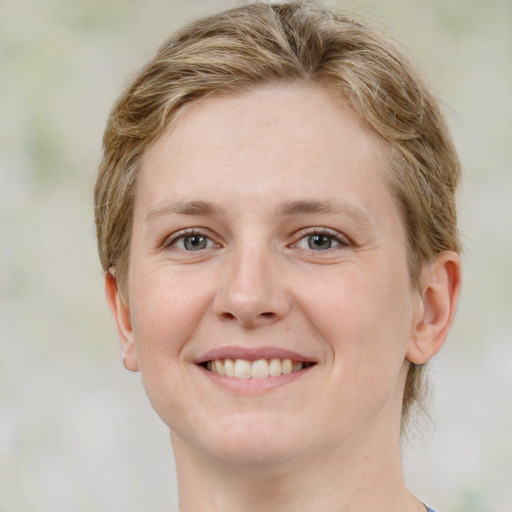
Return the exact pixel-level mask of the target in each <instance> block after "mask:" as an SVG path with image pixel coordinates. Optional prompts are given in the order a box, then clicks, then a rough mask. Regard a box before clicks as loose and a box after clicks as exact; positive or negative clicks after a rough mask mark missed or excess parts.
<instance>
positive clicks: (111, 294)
mask: <svg viewBox="0 0 512 512" xmlns="http://www.w3.org/2000/svg"><path fill="white" fill-rule="evenodd" d="M105 293H106V295H107V301H108V305H109V306H110V310H111V311H112V315H113V316H114V321H115V323H116V328H117V334H118V336H119V342H120V344H121V350H122V352H123V364H124V366H125V368H126V369H127V370H130V371H132V372H137V371H138V370H139V363H138V361H137V354H136V352H135V343H134V334H133V326H132V319H131V315H130V308H129V306H127V305H126V304H125V303H124V302H123V299H122V297H121V295H120V293H119V286H118V284H117V280H116V278H115V277H114V276H113V275H112V274H111V273H110V272H108V273H107V274H106V276H105Z"/></svg>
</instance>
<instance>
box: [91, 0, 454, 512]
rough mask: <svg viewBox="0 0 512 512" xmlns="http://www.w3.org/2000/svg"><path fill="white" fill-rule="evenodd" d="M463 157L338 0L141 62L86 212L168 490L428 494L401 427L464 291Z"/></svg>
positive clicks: (221, 32) (251, 16)
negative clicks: (420, 490)
mask: <svg viewBox="0 0 512 512" xmlns="http://www.w3.org/2000/svg"><path fill="white" fill-rule="evenodd" d="M459 174H460V166H459V162H458V159H457V156H456V153H455V150H454V148H453V144H452V141H451V138H450V135H449V132H448V130H447V128H446V124H445V121H444V119H443V117H442V114H441V113H440V110H439V107H438V104H437V101H436V100H435V98H434V96H433V95H432V93H431V92H430V91H429V88H428V86H427V85H426V84H425V82H424V80H423V78H422V77H421V76H420V75H419V74H418V72H417V71H416V70H415V69H414V67H413V66H412V64H411V63H410V62H409V60H408V58H407V57H406V56H405V54H404V53H403V51H402V50H401V49H400V48H399V47H398V45H397V44H396V43H394V42H393V41H392V40H391V39H390V38H389V37H388V36H387V35H385V34H384V33H383V32H381V31H379V30H377V29H375V28H372V27H369V26H366V25H365V24H364V22H359V21H355V20H353V19H351V18H350V17H348V16H344V15H338V14H334V13H331V12H330V11H328V10H325V9H322V8H320V7H316V6H313V5H310V4H306V3H301V2H298V3H289V4H265V3H258V2H257V3H253V4H249V5H245V6H243V7H239V8H236V9H232V10H230V11H226V12H223V13H220V14H218V15H216V16H212V17H209V18H204V19H201V20H198V21H196V22H194V23H192V24H191V25H189V26H187V27H185V28H184V29H183V30H181V31H180V32H178V33H177V34H176V35H175V36H173V37H172V38H171V39H170V40H169V41H167V42H166V43H164V44H163V45H162V47H161V48H160V49H159V51H158V52H157V54H156V55H155V57H154V58H153V59H152V60H151V61H150V62H149V63H148V64H147V65H146V66H145V67H144V68H143V69H142V70H141V72H140V73H139V75H138V76H137V77H136V78H135V80H134V81H133V83H132V84H131V85H130V86H129V87H128V88H127V90H126V91H125V92H124V93H123V95H122V96H121V97H120V98H119V100H118V102H117V103H116V105H115V106H114V109H113V111H112V113H111V115H110V118H109V122H108V125H107V128H106V132H105V136H104V156H103V160H102V162H101V165H100V169H99V173H98V178H97V183H96V190H95V205H96V226H97V235H98V245H99V252H100V259H101V262H102V265H103V268H104V270H105V283H106V293H107V298H108V302H109V305H110V307H111V309H112V312H113V315H114V318H115V321H116V325H117V330H118V333H119V338H120V342H121V346H122V350H123V357H124V364H125V366H126V368H128V369H129V370H132V371H139V370H140V371H141V374H142V379H143V382H144V386H145V389H146V392H147V394H148V397H149V399H150V401H151V403H152V405H153V407H154V408H155V410H156V412H157V413H158V414H159V416H160V417H161V418H162V420H163V421H164V422H165V423H166V424H167V425H168V427H169V429H170V433H171V439H172V443H173V448H174V452H175V459H176V468H177V475H178V487H179V503H180V510H181V511H182V512H188V511H197V510H201V511H260V510H261V511H291V510H293V511H296V510H304V511H317V510H333V511H334V510H336V511H345V512H348V511H351V512H363V511H364V512H367V511H368V510H379V511H398V510H400V511H404V512H413V511H425V509H427V510H431V509H428V508H427V507H426V505H424V504H423V503H421V502H420V501H419V500H417V499H416V498H415V497H414V496H412V495H411V494H410V493H409V492H408V490H407V489H406V487H405V484H404V480H403V475H402V469H401V463H400V435H401V432H402V430H403V426H404V425H405V422H406V420H407V417H408V414H409V412H410V410H411V407H412V406H413V404H414V402H415V401H417V400H418V399H419V398H420V396H421V392H422V382H421V377H422V374H423V371H424V365H425V364H426V363H427V362H428V361H429V360H430V359H431V358H432V356H433V355H434V354H435V353H436V352H437V351H438V350H439V349H440V348H441V346H442V345H443V343H444V341H445V339H446V336H447V334H448V330H449V328H450V325H451V323H452V320H453V316H454V312H455V309H456V304H457V298H458V295H459V289H460V258H459V242H458V235H457V226H456V210H455V199H454V194H455V189H456V186H457V181H458V179H459Z"/></svg>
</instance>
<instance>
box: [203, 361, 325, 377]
mask: <svg viewBox="0 0 512 512" xmlns="http://www.w3.org/2000/svg"><path fill="white" fill-rule="evenodd" d="M314 364H316V363H314V362H309V361H299V360H294V359H290V358H283V359H281V358H270V359H254V360H249V359H231V358H217V359H211V360H208V361H205V362H203V363H201V365H200V366H202V367H203V368H204V369H205V370H207V371H209V372H212V373H214V374H217V375H219V376H222V377H232V378H238V379H267V378H269V377H280V376H281V375H290V374H292V373H297V372H300V371H301V370H304V369H305V368H309V367H311V366H313V365H314Z"/></svg>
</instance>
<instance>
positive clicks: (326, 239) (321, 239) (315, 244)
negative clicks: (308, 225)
mask: <svg viewBox="0 0 512 512" xmlns="http://www.w3.org/2000/svg"><path fill="white" fill-rule="evenodd" d="M308 246H309V248H310V249H315V250H318V249H320V250H325V249H330V248H331V246H332V238H331V237H330V236H328V235H322V234H316V235H310V236H309V237H308Z"/></svg>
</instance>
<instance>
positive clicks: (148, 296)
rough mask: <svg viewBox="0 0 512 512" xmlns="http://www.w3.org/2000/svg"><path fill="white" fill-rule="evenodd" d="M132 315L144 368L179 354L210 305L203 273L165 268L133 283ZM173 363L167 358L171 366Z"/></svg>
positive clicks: (209, 293)
mask: <svg viewBox="0 0 512 512" xmlns="http://www.w3.org/2000/svg"><path fill="white" fill-rule="evenodd" d="M132 286H133V290H132V291H133V293H132V294H131V296H132V297H133V301H132V315H133V322H134V333H135V342H136V344H137V351H138V354H139V353H140V357H141V359H142V361H140V363H141V364H142V366H144V364H145V363H147V362H148V361H146V360H147V359H148V358H151V359H153V358H154V359H153V360H152V361H151V362H152V364H158V361H159V360H160V361H166V359H165V358H166V356H171V355H172V356H173V357H174V359H175V358H176V354H177V353H179V352H180V350H181V348H182V347H183V346H184V345H185V344H186V342H187V340H188V339H189V338H190V336H191V334H192V333H193V331H194V329H195V328H196V327H197V325H198V323H199V322H200V321H201V318H202V317H203V316H204V314H205V313H206V311H207V309H208V307H209V303H210V302H211V292H210V290H209V287H208V283H207V281H205V279H204V276H202V275H201V274H200V273H196V274H194V273H187V274H185V273H180V272H172V271H171V270H170V269H168V268H165V267H163V266H161V267H159V268H157V269H155V270H154V271H153V272H151V273H145V274H144V275H141V277H140V278H135V279H134V280H133V284H132ZM170 361H171V360H170V359H167V363H166V364H169V362H170Z"/></svg>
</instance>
